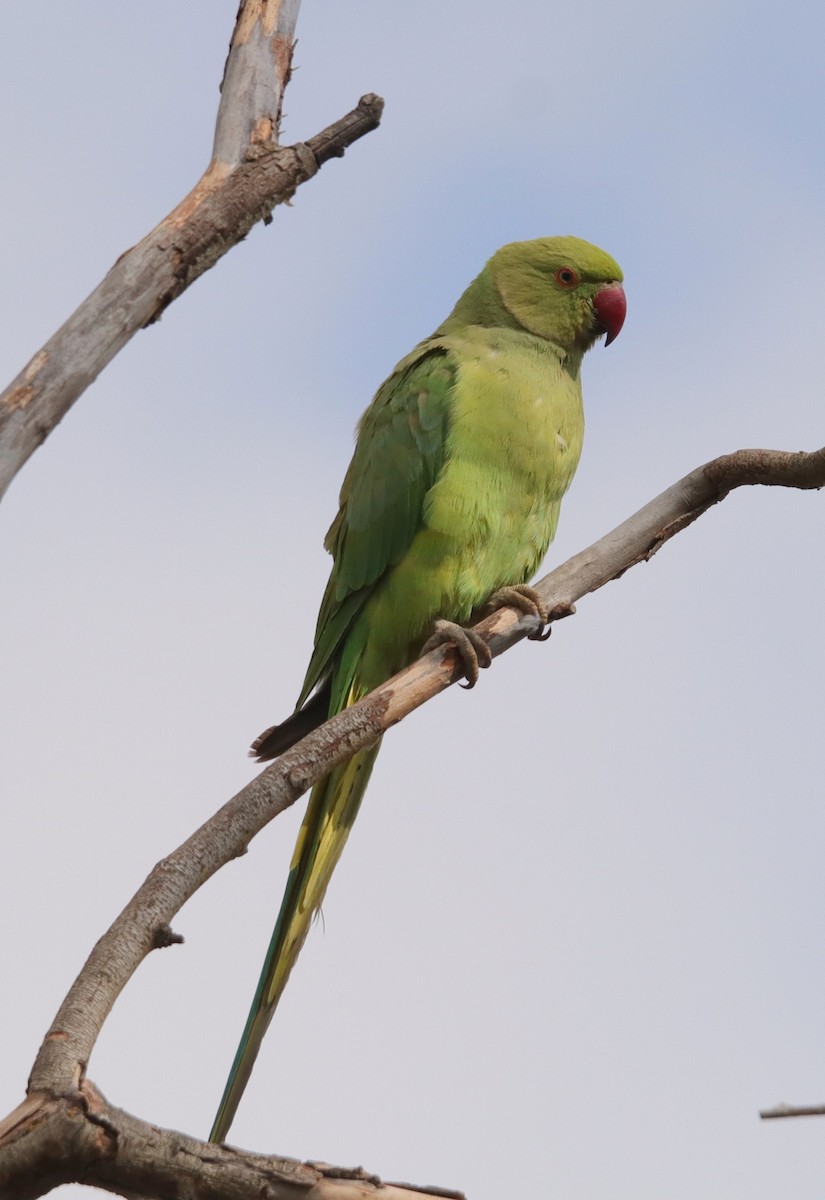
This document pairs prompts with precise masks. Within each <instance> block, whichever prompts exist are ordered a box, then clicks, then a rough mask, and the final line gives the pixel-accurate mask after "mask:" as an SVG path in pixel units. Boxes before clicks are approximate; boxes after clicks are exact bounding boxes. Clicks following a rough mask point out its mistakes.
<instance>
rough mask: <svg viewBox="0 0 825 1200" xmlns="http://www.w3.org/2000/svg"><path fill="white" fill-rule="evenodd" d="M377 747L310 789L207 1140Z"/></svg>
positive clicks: (217, 1129)
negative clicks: (255, 984)
mask: <svg viewBox="0 0 825 1200" xmlns="http://www.w3.org/2000/svg"><path fill="white" fill-rule="evenodd" d="M379 745H380V743H379ZM378 749H379V747H378V746H375V747H373V748H372V749H370V750H364V751H362V752H361V753H360V754H356V755H355V756H354V757H353V758H351V759H350V761H349V762H347V763H344V764H343V766H340V767H336V769H335V770H334V771H332V772H331V773H330V774H329V775H328V776H327V777H326V779H322V780H321V782H320V783H317V784H316V785H315V787H314V788H313V789H312V795H311V796H310V800H309V805H308V806H307V811H306V816H305V817H304V821H303V824H302V825H301V830H300V833H299V834H298V841H297V842H296V844H295V853H294V854H293V857H292V865H291V866H290V870H289V878H288V879H287V884H286V890H285V892H284V898H283V900H282V901H281V909H280V912H279V913H278V920H277V922H276V924H275V930H274V932H273V934H272V940H271V941H270V943H269V949H268V950H267V953H266V959H265V960H264V965H263V970H262V971H261V976H260V979H259V980H258V987H257V989H256V991H255V998H254V999H253V1001H252V1007H251V1009H250V1010H249V1016H248V1017H247V1019H246V1026H245V1027H244V1031H243V1035H242V1036H241V1040H240V1044H239V1046H238V1050H237V1053H236V1054H235V1060H234V1062H233V1063H232V1069H231V1071H230V1072H229V1078H228V1080H227V1081H226V1087H225V1088H224V1093H223V1096H222V1098H221V1102H220V1106H219V1107H218V1113H217V1116H216V1117H215V1123H214V1125H213V1126H212V1132H211V1133H210V1134H209V1140H210V1142H222V1141H223V1140H224V1139H225V1137H226V1135H227V1133H228V1132H229V1127H230V1125H231V1124H232V1121H233V1119H234V1117H235V1112H236V1111H237V1108H238V1104H239V1103H240V1099H241V1096H242V1095H243V1093H244V1089H245V1087H246V1085H247V1083H248V1082H249V1076H250V1074H251V1073H252V1067H253V1065H254V1063H255V1059H256V1058H257V1056H258V1050H259V1049H260V1046H261V1042H262V1041H263V1037H264V1034H265V1033H266V1031H267V1029H268V1027H269V1022H270V1021H271V1020H272V1017H273V1014H274V1012H275V1008H276V1006H277V1004H278V1001H279V1000H280V998H281V994H282V992H283V990H284V988H285V987H286V982H287V980H288V979H289V973H290V971H291V970H292V967H293V965H294V963H295V960H296V959H297V957H298V954H299V953H300V950H301V947H302V946H303V944H304V939H305V938H306V935H307V931H308V930H309V926H310V924H311V922H312V917H313V915H314V913H315V912H316V911H317V910H318V908H319V907H320V904H321V901H322V900H323V898H324V893H325V892H326V890H327V884H328V883H329V880H330V876H331V875H332V872H333V870H334V869H335V864H336V863H337V862H338V859H339V858H340V857H341V851H342V850H343V849H344V844H345V843H346V840H347V835H348V834H349V831H350V829H351V827H352V824H353V822H354V820H355V818H356V816H357V815H358V808H359V806H360V804H361V797H362V796H363V794H364V789H365V788H366V786H367V782H368V780H369V777H370V772H371V771H372V765H373V763H374V761H375V756H376V754H377V753H378Z"/></svg>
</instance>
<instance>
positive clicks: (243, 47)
mask: <svg viewBox="0 0 825 1200" xmlns="http://www.w3.org/2000/svg"><path fill="white" fill-rule="evenodd" d="M299 6H300V0H243V2H242V3H241V7H240V10H239V12H238V17H237V22H236V25H235V32H234V34H233V38H232V43H231V45H230V48H229V58H228V60H227V65H226V71H225V75H224V83H223V91H222V95H221V102H220V107H219V110H218V117H217V124H216V132H215V145H214V157H213V159H212V161H211V162H210V164H209V166H208V167H207V169H206V171H205V172H204V174H203V175H202V177H201V178H200V179H199V180H198V182H197V183H196V184H195V186H194V188H193V189H192V191H191V192H190V193H189V194H188V196H186V197H184V199H183V200H181V202H180V203H179V204H178V205H177V207H176V208H174V209H173V210H172V212H171V213H169V215H168V216H166V217H164V219H163V220H162V221H161V223H160V224H159V225H158V226H157V227H156V228H155V229H153V230H152V231H151V233H149V234H147V235H146V237H145V238H143V240H142V241H141V242H138V244H137V245H136V246H133V247H132V249H131V250H127V251H126V252H125V254H122V255H121V257H120V258H119V259H118V260H117V262H116V263H115V265H114V266H113V267H112V268H111V270H110V271H109V272H108V274H107V275H106V276H105V277H104V278H103V280H102V281H101V282H100V283H99V284H98V286H97V287H96V288H95V290H94V291H93V292H92V293H91V294H90V295H89V296H88V297H87V298H86V299H85V300H84V301H83V303H82V304H81V305H80V307H79V308H78V309H77V310H76V311H75V312H74V313H73V314H72V316H71V317H69V319H68V321H66V323H65V324H64V325H63V326H61V328H60V329H59V330H58V331H57V333H55V334H54V335H53V336H52V337H51V338H50V339H49V341H48V342H46V344H45V345H44V346H43V347H42V348H41V349H40V350H38V351H37V353H36V354H35V355H34V357H33V358H32V360H31V362H29V363H28V365H27V366H26V367H24V368H23V370H22V371H21V372H20V374H19V375H18V376H17V378H16V379H14V380H12V382H11V383H10V384H9V386H8V387H7V388H6V390H5V391H4V392H2V393H0V497H2V495H3V493H4V492H5V490H6V488H7V487H8V485H9V484H10V483H11V481H12V479H13V478H14V477H15V475H16V474H17V472H18V471H19V470H20V468H21V467H22V466H23V464H24V463H25V462H26V461H27V459H28V458H29V456H30V455H31V454H32V453H33V452H34V451H35V450H36V449H37V447H38V446H39V445H40V444H41V443H42V442H43V441H44V440H45V439H46V438H47V437H48V435H49V434H50V433H51V431H52V430H53V429H54V427H55V426H56V425H57V424H58V422H59V421H60V420H61V419H62V418H63V417H64V416H65V414H66V413H67V412H68V410H69V409H70V408H71V406H72V405H73V404H74V402H75V401H76V400H77V399H78V397H79V396H81V395H82V394H83V392H84V391H85V390H86V388H87V387H88V386H89V385H90V384H91V383H93V382H94V380H95V379H96V378H97V376H98V375H99V374H100V372H101V371H102V370H103V368H104V367H105V366H106V365H107V364H108V363H109V362H111V360H112V359H113V358H114V357H115V355H116V354H117V353H118V351H120V350H122V349H123V347H124V346H125V345H126V343H127V342H128V341H129V340H130V339H131V338H132V337H133V335H134V334H135V333H137V331H138V330H139V329H144V328H145V327H146V326H147V325H151V324H152V322H153V321H157V320H158V318H159V317H160V315H161V314H162V313H163V311H164V309H165V308H166V307H167V306H168V305H169V304H171V303H172V301H173V300H175V299H176V298H177V297H178V296H179V295H180V294H181V292H184V291H185V290H186V288H188V287H189V285H190V284H191V283H193V282H194V281H195V280H196V279H197V278H198V277H199V276H200V275H202V274H203V273H204V272H205V271H208V270H209V268H210V267H212V266H214V264H215V263H216V262H217V261H218V259H219V258H221V257H222V256H223V255H224V254H226V252H227V250H230V249H231V248H232V247H233V246H234V245H236V244H237V243H238V242H239V241H241V240H242V239H243V238H245V237H246V235H247V234H248V233H249V231H250V229H251V228H252V226H253V225H255V224H256V223H257V222H258V221H260V220H264V221H269V219H270V215H271V213H272V210H273V208H274V207H275V206H276V205H278V204H282V203H284V202H285V201H288V200H290V199H291V197H292V196H293V195H294V194H295V191H296V189H297V188H298V187H299V186H300V185H301V184H302V183H304V182H305V181H306V180H307V179H311V178H312V176H313V175H315V174H316V173H317V171H318V169H319V168H320V167H321V166H322V165H323V164H324V163H325V162H327V161H328V160H329V159H330V158H334V157H340V156H341V155H343V153H344V151H345V150H346V149H347V147H349V146H351V145H352V144H353V142H355V141H357V140H358V139H359V138H361V137H363V136H364V134H366V133H369V132H370V130H372V129H375V128H376V127H377V125H378V124H379V122H380V120H381V113H382V110H383V101H382V100H381V98H380V97H379V96H374V95H367V96H363V97H362V98H361V100H360V101H359V103H358V106H357V108H355V109H354V110H353V111H352V112H351V113H348V114H347V115H346V116H345V117H342V118H341V119H340V120H339V121H336V122H335V123H334V124H332V125H330V126H329V127H328V128H327V129H324V130H323V131H322V132H321V133H319V134H317V135H316V136H315V137H311V138H310V139H309V140H308V141H307V142H298V143H296V144H295V145H293V146H285V147H282V146H279V145H278V144H277V135H278V122H279V119H280V112H281V101H282V98H283V92H284V88H285V87H286V84H287V83H288V81H289V74H290V65H291V60H292V48H293V33H294V27H295V20H296V18H297V15H298V8H299Z"/></svg>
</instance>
